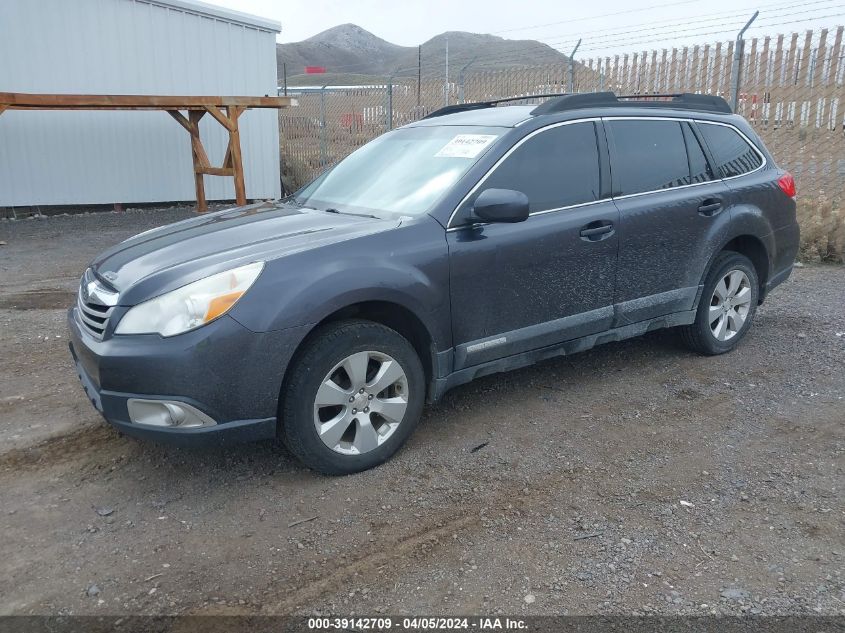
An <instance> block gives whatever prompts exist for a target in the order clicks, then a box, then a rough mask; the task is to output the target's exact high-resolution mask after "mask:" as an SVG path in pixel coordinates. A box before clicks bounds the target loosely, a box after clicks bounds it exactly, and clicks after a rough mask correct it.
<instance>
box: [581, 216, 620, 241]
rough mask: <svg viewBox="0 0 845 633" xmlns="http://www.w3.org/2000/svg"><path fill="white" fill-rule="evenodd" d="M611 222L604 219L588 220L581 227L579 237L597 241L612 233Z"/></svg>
mask: <svg viewBox="0 0 845 633" xmlns="http://www.w3.org/2000/svg"><path fill="white" fill-rule="evenodd" d="M613 231H614V229H613V223H612V222H607V221H605V220H598V221H596V222H590V223H589V224H587V225H585V226H583V227H581V239H583V240H585V241H588V242H598V241H599V240H603V239H605V238H607V237H610V236H611V235H612V234H613Z"/></svg>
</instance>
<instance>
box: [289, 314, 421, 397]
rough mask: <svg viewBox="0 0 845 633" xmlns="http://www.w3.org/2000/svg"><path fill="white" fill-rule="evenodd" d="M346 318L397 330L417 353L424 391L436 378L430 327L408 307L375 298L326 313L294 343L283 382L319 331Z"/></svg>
mask: <svg viewBox="0 0 845 633" xmlns="http://www.w3.org/2000/svg"><path fill="white" fill-rule="evenodd" d="M349 319H362V320H365V321H372V322H374V323H379V324H381V325H384V326H385V327H389V328H390V329H392V330H394V331H396V332H398V333H399V334H400V335H401V336H403V337H404V338H405V339H407V340H408V342H409V343H410V344H411V347H413V348H414V351H416V353H417V356H419V359H420V362H421V363H422V366H423V372H424V373H425V381H426V392H427V393H428V392H430V388H431V385H432V384H433V382H434V379H435V378H436V377H437V346H436V343H435V340H434V337H433V336H432V333H431V330H430V329H429V327H428V326H427V325H426V324H425V323H424V321H423V320H422V319H421V318H420V317H419V316H418V315H417V314H416V313H415V312H414V311H413V310H411V309H410V308H408V307H407V306H405V305H402V304H401V303H397V302H395V301H390V300H383V299H374V300H364V301H358V302H355V303H350V304H348V305H345V306H343V307H340V308H335V309H334V310H333V311H331V312H329V313H328V314H327V315H325V316H324V317H323V318H322V319H321V320H320V321H319V322H317V323H315V324H314V325H313V327H312V328H311V329H310V330H309V331H308V333H307V334H306V335H305V336H304V337H303V339H302V340H301V341H300V342H299V345H297V347H296V350H295V351H294V353H293V355H292V356H291V360H290V363H288V367H287V369H286V371H285V378H284V380H283V384H282V392H283V391H284V384H285V382H286V381H287V378H288V376H289V375H290V368H291V367H292V366H293V365H294V363H295V362H296V360H297V358H298V356H299V354H300V353H301V351H302V349H303V348H304V347H305V346H306V345H307V344H308V343H309V342H310V341H311V340H312V339H313V338H314V337H315V336H317V335H318V333H319V330H320V329H321V328H322V327H323V326H325V325H326V324H328V323H335V322H337V321H346V320H349Z"/></svg>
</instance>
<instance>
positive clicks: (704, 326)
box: [680, 251, 760, 356]
mask: <svg viewBox="0 0 845 633" xmlns="http://www.w3.org/2000/svg"><path fill="white" fill-rule="evenodd" d="M728 275H731V276H730V277H728ZM726 277H727V278H728V279H726ZM736 279H739V280H740V283H739V286H738V287H737V290H736V291H735V293H734V295H733V296H731V295H730V292H729V291H730V290H731V288H730V285H731V281H732V280H736ZM723 280H724V281H725V283H724V285H723V286H720V283H721V282H723ZM746 284H747V293H746V292H745V290H744V289H745V287H746ZM717 286H719V288H721V290H719V293H718V294H717V292H716V291H717ZM726 290H727V291H728V292H727V293H726V292H725V291H726ZM719 294H724V295H726V296H727V298H728V299H729V300H728V301H725V300H723V299H722V298H721V297H720V296H719ZM759 296H760V284H759V281H758V278H757V271H756V269H755V268H754V264H752V263H751V260H749V259H748V258H747V257H745V256H744V255H740V254H739V253H736V252H734V251H723V252H721V253H719V255H718V256H717V257H716V259H715V260H714V261H713V265H712V266H711V267H710V272H709V273H708V274H707V278H706V279H705V281H704V290H703V291H702V293H701V299H700V300H699V302H698V310H697V312H696V316H695V321H694V322H693V323H692V324H691V325H687V326H684V327H682V328H680V331H681V339H682V340H683V341H684V343H685V344H686V345H687V347H689V348H690V349H692V350H694V351H696V352H699V353H701V354H707V355H709V356H714V355H716V354H724V353H725V352H729V351H731V350H732V349H734V348H735V347H736V346H737V345H738V344H739V342H740V341H741V340H742V338H743V337H744V336H745V334H746V332H748V329H749V328H750V327H751V324H752V322H753V320H754V314H755V312H756V311H757V302H758V299H759ZM745 306H747V311H746V312H745V316H744V317H743V318H742V320H741V327H738V325H739V323H740V320H739V319H740V318H741V315H742V312H743V308H744V307H745ZM711 309H712V312H711ZM720 311H721V316H720ZM711 317H714V318H712V319H711ZM723 322H724V329H722V323H723Z"/></svg>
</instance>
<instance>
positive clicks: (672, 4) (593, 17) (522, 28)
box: [493, 0, 698, 35]
mask: <svg viewBox="0 0 845 633" xmlns="http://www.w3.org/2000/svg"><path fill="white" fill-rule="evenodd" d="M693 2H698V0H682V1H681V2H669V3H667V4H655V5H652V6H650V7H639V8H637V9H628V10H626V11H614V12H613V13H603V14H601V15H591V16H586V17H582V18H572V19H569V20H560V21H559V22H547V23H545V24H535V25H534V26H519V27H516V28H513V29H505V30H504V31H494V32H493V34H494V35H498V34H499V33H513V32H514V31H527V30H530V29H537V28H542V27H545V26H557V25H558V24H571V23H572V22H587V21H590V20H598V19H601V18H608V17H611V16H616V15H625V14H628V13H639V12H642V11H651V10H652V9H664V8H666V7H677V6H680V5H682V4H692V3H693Z"/></svg>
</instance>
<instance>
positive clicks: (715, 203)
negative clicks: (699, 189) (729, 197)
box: [698, 198, 722, 217]
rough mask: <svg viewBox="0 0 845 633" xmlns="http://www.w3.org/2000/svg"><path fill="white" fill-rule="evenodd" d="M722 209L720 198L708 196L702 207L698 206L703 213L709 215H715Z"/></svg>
mask: <svg viewBox="0 0 845 633" xmlns="http://www.w3.org/2000/svg"><path fill="white" fill-rule="evenodd" d="M721 210H722V201H721V200H719V199H718V198H708V199H707V200H705V201H704V202H703V203H702V204H701V206H700V207H698V212H699V213H700V214H701V215H705V216H708V217H711V216H714V215H716V214H717V213H719V211H721Z"/></svg>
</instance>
